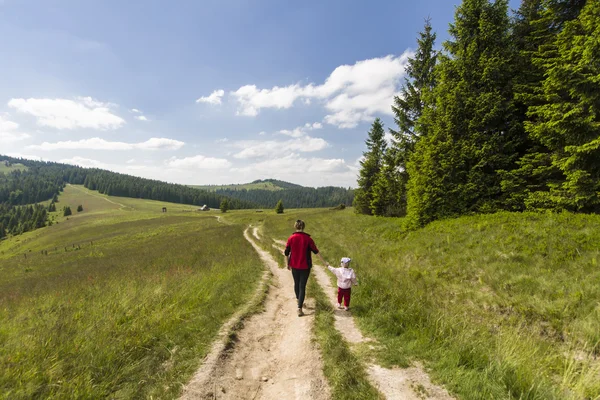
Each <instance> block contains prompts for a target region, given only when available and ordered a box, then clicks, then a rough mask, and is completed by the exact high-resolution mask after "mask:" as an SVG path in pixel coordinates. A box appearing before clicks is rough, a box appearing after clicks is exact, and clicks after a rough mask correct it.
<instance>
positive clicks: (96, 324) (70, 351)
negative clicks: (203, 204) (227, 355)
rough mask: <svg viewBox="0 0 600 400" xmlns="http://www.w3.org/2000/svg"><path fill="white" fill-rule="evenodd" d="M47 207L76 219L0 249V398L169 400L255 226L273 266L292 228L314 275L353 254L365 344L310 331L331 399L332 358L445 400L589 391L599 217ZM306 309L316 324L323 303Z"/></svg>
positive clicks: (594, 361)
mask: <svg viewBox="0 0 600 400" xmlns="http://www.w3.org/2000/svg"><path fill="white" fill-rule="evenodd" d="M58 200H59V201H58V203H57V205H58V206H59V207H62V206H65V205H69V206H71V207H72V208H73V209H74V207H75V206H76V205H78V204H82V205H83V211H82V212H79V213H77V212H74V215H72V216H70V217H68V218H66V217H63V216H62V215H61V214H59V213H51V218H53V219H54V221H55V222H57V223H55V224H53V225H52V226H49V227H45V228H42V229H38V230H35V231H33V232H27V233H25V234H23V235H21V236H15V237H11V238H8V239H6V240H4V241H2V242H0V305H1V307H0V327H1V328H0V341H1V342H2V346H0V365H1V366H2V367H1V368H2V370H3V371H4V373H3V374H1V375H0V385H1V387H2V388H3V390H2V395H0V398H11V399H12V398H31V397H68V396H72V395H73V393H77V395H78V396H79V397H95V398H98V397H144V398H147V397H150V396H153V397H155V398H175V397H177V396H178V395H179V390H180V388H181V385H180V382H185V381H186V380H187V379H188V378H189V376H190V375H191V374H192V373H193V371H194V370H195V368H196V367H197V366H198V364H199V362H200V360H201V359H202V357H203V356H204V355H205V354H206V352H207V351H208V346H209V344H210V342H211V340H212V338H213V337H214V335H215V333H216V332H217V330H218V329H219V327H220V325H221V323H222V322H223V321H224V320H225V319H227V317H228V316H230V315H231V314H232V313H233V312H234V311H235V310H236V309H237V308H238V307H239V306H240V305H241V304H243V303H244V301H245V300H246V299H247V296H249V294H250V293H251V292H252V290H253V288H254V284H253V282H257V280H258V276H259V274H260V273H261V269H260V268H256V266H257V265H260V261H259V260H258V258H257V256H256V253H255V252H254V251H253V250H252V249H251V248H250V246H249V245H248V243H247V242H245V241H244V239H243V236H242V231H243V229H244V228H245V227H246V226H247V225H248V224H250V223H251V224H253V225H255V226H257V225H259V226H261V235H260V236H261V237H262V240H261V241H260V243H261V245H262V247H263V248H265V249H268V250H270V251H272V252H273V254H274V255H277V256H278V258H279V259H281V257H280V254H279V252H278V251H277V250H275V249H273V248H272V246H271V244H272V243H273V239H279V240H285V239H286V238H287V236H288V235H289V234H290V233H291V231H292V230H293V229H292V226H293V222H294V221H295V220H296V219H298V218H301V219H304V220H305V221H306V223H307V232H308V233H310V234H312V236H313V238H314V239H315V241H316V243H317V245H318V247H319V249H320V250H321V253H322V254H323V256H324V257H325V259H326V260H328V261H329V262H330V263H332V264H337V261H338V260H339V258H341V257H342V256H349V257H351V258H352V259H353V267H354V268H355V270H356V271H357V274H358V277H359V281H360V286H359V287H358V288H356V289H355V290H354V291H353V304H352V306H353V311H352V313H353V315H354V316H355V318H357V321H358V323H359V325H360V328H361V329H362V330H363V331H364V332H365V334H366V335H368V336H370V337H374V338H376V340H377V345H374V346H370V347H369V346H364V345H361V344H358V345H350V344H343V343H340V340H339V337H336V338H334V339H327V338H328V337H329V338H331V336H330V335H331V330H332V329H333V328H332V324H331V323H330V324H323V323H319V324H317V326H316V328H315V329H316V331H315V335H316V337H317V338H319V339H318V340H319V343H320V345H321V348H322V352H323V353H322V356H323V357H324V363H325V364H328V365H335V368H334V372H331V371H330V372H329V373H330V374H333V375H331V376H330V379H331V382H332V385H333V390H334V393H347V392H348V390H347V388H348V387H353V386H352V385H355V384H356V382H354V383H353V381H352V379H354V378H353V376H354V375H353V372H352V371H354V369H353V368H354V367H353V366H351V365H345V364H344V363H343V362H342V363H339V362H336V360H338V359H340V357H341V354H343V351H347V350H343V349H344V348H346V349H350V350H351V351H352V352H353V354H355V356H354V357H355V358H354V359H353V360H355V361H356V362H359V363H362V364H363V365H368V364H369V363H370V360H373V359H374V360H376V361H377V362H378V363H380V364H382V365H388V366H400V367H404V366H407V365H410V364H411V363H413V362H420V363H423V364H424V366H425V367H426V369H427V370H428V371H429V373H430V375H431V376H432V379H433V380H434V381H435V382H438V383H443V384H444V385H445V386H446V387H447V388H448V389H449V390H450V392H451V393H452V394H453V395H454V396H455V397H456V398H458V399H490V398H494V399H518V398H522V399H585V398H590V399H595V398H597V397H598V396H599V395H600V380H598V376H599V374H600V361H599V358H598V355H600V308H599V307H598V304H600V269H598V262H599V261H598V260H600V250H599V247H598V243H599V242H600V233H599V232H600V216H597V215H577V214H570V213H562V214H534V213H498V214H491V215H480V216H470V217H462V218H458V219H453V220H444V221H438V222H435V223H432V224H430V225H428V226H427V227H425V228H422V229H419V230H414V231H407V230H406V229H405V227H404V220H403V219H398V218H372V217H367V216H363V215H356V214H354V212H353V210H351V209H346V210H343V211H334V210H325V209H303V210H293V211H286V212H285V213H284V214H283V215H276V214H275V212H274V211H267V212H265V213H260V214H257V213H255V212H254V211H253V210H235V211H230V212H227V213H225V214H221V213H219V214H218V215H220V216H221V217H222V218H223V219H224V222H226V223H221V224H219V223H218V222H217V220H216V218H214V216H215V214H216V213H213V212H207V213H200V212H195V211H194V210H195V209H196V207H194V206H187V205H181V204H172V203H164V202H158V201H152V200H141V199H132V198H127V197H116V196H107V195H103V194H100V193H98V192H97V191H91V190H89V189H86V188H84V187H83V186H78V185H67V186H66V187H65V189H64V192H63V193H62V194H61V195H60V196H59V199H58ZM163 206H166V207H167V208H168V212H167V213H162V212H161V210H162V207H163ZM240 274H243V276H246V277H248V280H247V282H246V281H245V283H244V285H241V286H236V285H240V280H239V279H238V278H239V276H240ZM312 288H313V289H311V290H313V292H312V293H311V292H309V295H310V296H312V295H315V292H314V291H315V290H316V289H315V288H314V286H312ZM290 290H291V289H290ZM234 294H235V295H234ZM238 294H239V295H238ZM316 312H317V315H318V316H320V317H318V318H319V319H318V320H319V321H323V318H328V316H331V310H330V309H329V308H327V305H326V304H324V303H322V302H317V310H316ZM328 335H329V336H328ZM340 346H342V347H340ZM344 346H345V347H344ZM142 381H143V383H141V384H140V382H142ZM340 398H345V397H343V396H342V397H340ZM348 398H351V396H350V397H348ZM365 398H372V397H365Z"/></svg>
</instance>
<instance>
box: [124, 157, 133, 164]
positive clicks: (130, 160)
mask: <svg viewBox="0 0 600 400" xmlns="http://www.w3.org/2000/svg"><path fill="white" fill-rule="evenodd" d="M134 162H135V158H131V159H129V160H127V161H126V163H127V164H133V163H134Z"/></svg>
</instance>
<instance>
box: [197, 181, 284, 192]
mask: <svg viewBox="0 0 600 400" xmlns="http://www.w3.org/2000/svg"><path fill="white" fill-rule="evenodd" d="M189 186H190V187H193V188H196V189H202V190H208V191H209V192H214V191H216V190H219V189H229V190H244V189H245V190H256V189H262V190H270V191H278V190H283V189H282V188H280V187H279V186H277V185H275V184H273V182H259V183H243V184H238V185H189Z"/></svg>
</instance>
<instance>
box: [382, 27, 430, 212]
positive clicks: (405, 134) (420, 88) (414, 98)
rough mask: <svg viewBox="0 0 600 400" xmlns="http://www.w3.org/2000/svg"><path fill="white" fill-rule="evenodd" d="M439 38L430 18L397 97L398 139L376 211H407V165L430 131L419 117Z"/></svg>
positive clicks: (393, 132)
mask: <svg viewBox="0 0 600 400" xmlns="http://www.w3.org/2000/svg"><path fill="white" fill-rule="evenodd" d="M435 38H436V34H435V33H433V32H432V28H431V20H430V19H427V20H426V21H425V27H424V30H423V31H422V32H420V33H419V38H418V39H417V51H416V52H415V55H414V57H411V58H409V59H408V65H407V67H406V77H405V80H404V84H403V85H402V88H401V90H400V95H399V96H395V97H394V104H393V105H392V111H393V113H394V121H395V122H396V125H397V130H393V129H390V133H391V134H392V135H393V137H394V139H395V140H394V142H393V143H392V146H391V148H392V149H393V151H391V152H390V154H389V157H386V162H385V167H384V169H385V174H384V175H382V176H380V178H379V179H378V182H377V188H378V189H377V192H378V198H377V200H376V204H374V205H373V207H372V208H373V213H374V214H376V215H404V214H405V213H406V183H407V182H408V179H409V176H408V171H407V168H406V165H407V163H408V160H409V159H410V156H411V155H412V153H413V152H414V149H415V145H416V143H417V141H418V140H419V138H420V137H421V136H423V135H425V134H426V133H427V127H426V126H424V125H422V124H420V123H419V119H420V117H421V114H422V113H423V108H425V107H427V106H428V104H427V102H426V99H427V98H428V95H429V93H430V92H431V91H432V90H433V88H434V87H435V75H434V67H435V64H436V60H437V51H436V50H434V46H435ZM386 203H387V204H386ZM386 210H387V211H386ZM381 213H383V214H381Z"/></svg>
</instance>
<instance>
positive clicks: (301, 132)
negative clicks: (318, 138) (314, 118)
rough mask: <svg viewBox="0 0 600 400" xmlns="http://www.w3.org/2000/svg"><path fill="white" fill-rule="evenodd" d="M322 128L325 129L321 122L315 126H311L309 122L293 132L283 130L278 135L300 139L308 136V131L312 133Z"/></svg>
mask: <svg viewBox="0 0 600 400" xmlns="http://www.w3.org/2000/svg"><path fill="white" fill-rule="evenodd" d="M321 128H323V124H321V123H320V122H315V123H314V124H309V123H308V122H307V123H306V124H304V126H299V127H297V128H294V129H293V130H289V129H282V130H280V131H279V132H278V133H281V134H282V135H286V136H291V137H294V138H298V137H302V136H304V135H306V132H307V131H312V130H315V129H321Z"/></svg>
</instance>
